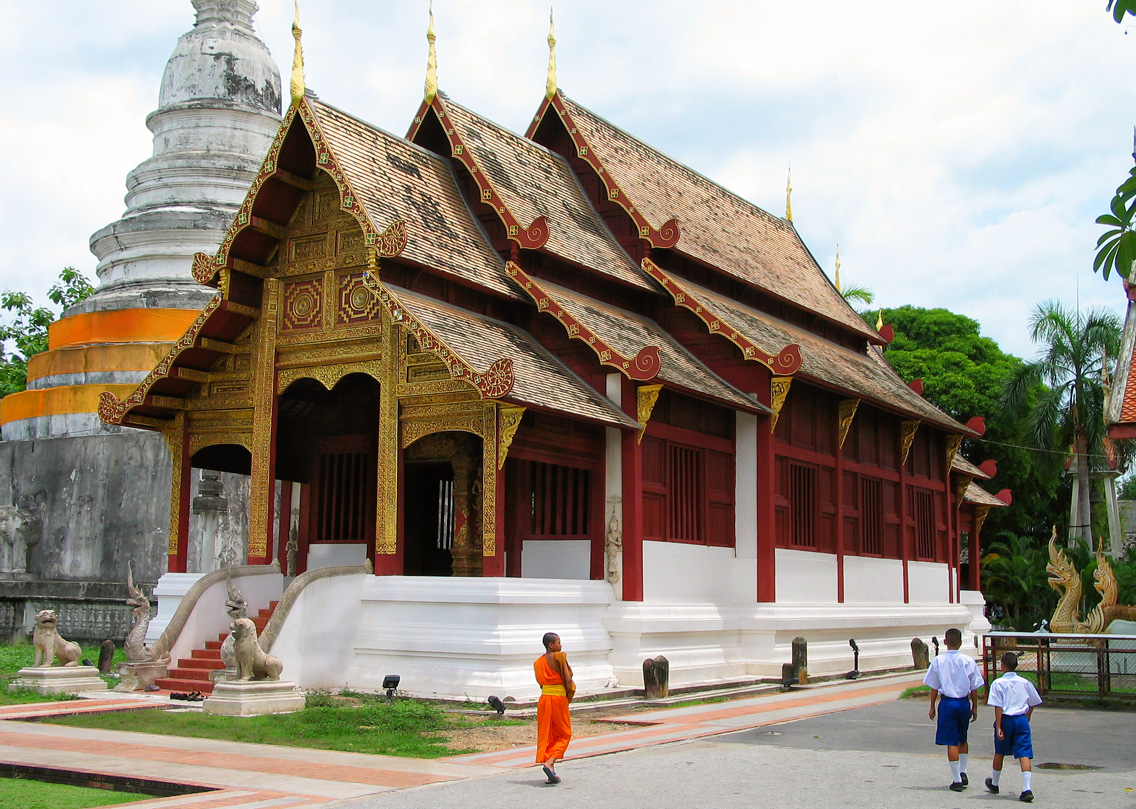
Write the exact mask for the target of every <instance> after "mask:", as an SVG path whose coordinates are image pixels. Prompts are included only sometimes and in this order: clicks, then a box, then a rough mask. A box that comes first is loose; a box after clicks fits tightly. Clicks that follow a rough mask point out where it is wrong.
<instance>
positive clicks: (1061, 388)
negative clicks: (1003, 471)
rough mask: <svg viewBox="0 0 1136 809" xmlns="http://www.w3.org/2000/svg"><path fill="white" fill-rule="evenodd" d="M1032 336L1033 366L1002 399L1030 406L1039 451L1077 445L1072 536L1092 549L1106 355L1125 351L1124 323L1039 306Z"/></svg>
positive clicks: (1101, 313) (1110, 316)
mask: <svg viewBox="0 0 1136 809" xmlns="http://www.w3.org/2000/svg"><path fill="white" fill-rule="evenodd" d="M1030 338H1031V339H1032V340H1033V342H1034V343H1038V344H1040V346H1041V347H1040V349H1039V353H1038V356H1037V358H1036V359H1035V360H1033V362H1027V363H1023V364H1022V365H1020V366H1019V367H1018V368H1017V370H1015V371H1014V373H1013V374H1011V376H1010V377H1009V379H1008V380H1007V383H1006V389H1005V392H1004V394H1003V401H1004V403H1005V404H1006V406H1007V407H1008V408H1010V409H1011V410H1013V411H1019V412H1020V411H1021V410H1023V409H1026V408H1028V411H1029V412H1028V414H1027V416H1026V418H1027V425H1028V427H1029V429H1030V433H1031V438H1032V440H1033V442H1034V444H1035V445H1036V446H1037V447H1038V448H1039V449H1045V450H1059V451H1061V450H1064V449H1065V448H1067V447H1072V449H1073V454H1074V458H1075V461H1076V463H1075V468H1076V474H1077V483H1078V486H1077V494H1078V497H1077V503H1076V507H1077V523H1078V524H1077V525H1073V526H1070V531H1069V536H1070V537H1074V536H1079V537H1081V538H1082V539H1084V540H1086V541H1087V542H1088V543H1089V544H1090V546H1091V545H1092V530H1091V521H1092V517H1091V512H1090V508H1089V465H1090V463H1089V458H1090V456H1091V455H1092V456H1097V457H1100V456H1101V454H1102V448H1101V442H1102V441H1103V439H1104V437H1105V420H1104V407H1105V401H1104V399H1105V397H1104V389H1103V386H1102V384H1101V380H1102V375H1103V373H1104V370H1105V368H1104V366H1105V362H1106V357H1115V356H1116V355H1117V353H1118V350H1119V347H1120V319H1119V318H1118V317H1117V316H1116V314H1114V313H1113V312H1109V311H1107V310H1104V309H1094V310H1092V311H1090V312H1089V313H1088V314H1087V315H1085V314H1082V313H1081V312H1080V311H1074V310H1072V309H1070V308H1067V307H1066V306H1064V305H1062V304H1061V303H1059V302H1057V301H1047V302H1045V303H1042V304H1038V306H1037V308H1036V309H1035V310H1034V312H1033V314H1032V315H1031V316H1030Z"/></svg>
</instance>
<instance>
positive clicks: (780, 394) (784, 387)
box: [769, 376, 793, 433]
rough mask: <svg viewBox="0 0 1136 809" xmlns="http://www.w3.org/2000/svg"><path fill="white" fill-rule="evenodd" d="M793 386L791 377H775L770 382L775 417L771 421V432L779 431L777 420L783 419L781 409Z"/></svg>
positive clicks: (770, 394)
mask: <svg viewBox="0 0 1136 809" xmlns="http://www.w3.org/2000/svg"><path fill="white" fill-rule="evenodd" d="M792 384H793V377H791V376H775V377H773V379H771V380H770V382H769V387H770V392H769V406H770V408H772V410H773V415H772V417H771V418H770V419H769V432H770V433H772V432H773V431H774V430H776V429H777V419H779V418H781V408H782V407H784V406H785V399H787V398H788V396H789V386H790V385H792Z"/></svg>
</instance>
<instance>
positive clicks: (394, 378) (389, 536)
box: [375, 308, 405, 575]
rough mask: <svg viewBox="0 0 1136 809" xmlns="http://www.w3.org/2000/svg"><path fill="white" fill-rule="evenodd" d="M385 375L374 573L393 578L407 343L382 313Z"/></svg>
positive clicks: (381, 393) (381, 383)
mask: <svg viewBox="0 0 1136 809" xmlns="http://www.w3.org/2000/svg"><path fill="white" fill-rule="evenodd" d="M382 331H383V374H382V379H380V380H379V442H378V459H377V462H378V474H377V475H376V478H375V479H376V484H375V485H376V492H375V495H376V496H375V503H376V508H375V573H377V574H386V575H392V574H396V573H400V572H402V571H400V570H396V569H395V565H396V563H397V553H398V501H399V491H398V483H399V473H400V464H399V452H400V449H399V445H398V432H399V430H398V383H399V381H400V378H401V376H402V373H403V362H404V352H403V350H402V343H403V341H404V340H405V337H404V335H403V334H402V331H401V330H399V329H397V328H395V325H394V322H393V321H392V320H391V316H390V314H389V313H388V312H387V310H386V309H385V308H384V309H383V310H382Z"/></svg>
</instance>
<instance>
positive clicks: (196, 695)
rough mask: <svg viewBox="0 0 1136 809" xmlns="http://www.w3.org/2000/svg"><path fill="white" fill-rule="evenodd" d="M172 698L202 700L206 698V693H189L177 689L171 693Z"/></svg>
mask: <svg viewBox="0 0 1136 809" xmlns="http://www.w3.org/2000/svg"><path fill="white" fill-rule="evenodd" d="M170 699H180V700H183V701H185V702H201V701H202V700H204V699H205V695H204V694H202V693H201V692H200V691H190V692H189V693H188V694H186V693H184V692H181V691H175V692H174V693H172V694H170Z"/></svg>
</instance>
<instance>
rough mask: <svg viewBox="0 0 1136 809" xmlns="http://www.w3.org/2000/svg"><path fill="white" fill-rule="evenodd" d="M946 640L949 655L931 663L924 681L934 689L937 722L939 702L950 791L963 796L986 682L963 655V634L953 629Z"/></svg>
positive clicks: (939, 735)
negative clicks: (980, 691)
mask: <svg viewBox="0 0 1136 809" xmlns="http://www.w3.org/2000/svg"><path fill="white" fill-rule="evenodd" d="M943 639H944V640H945V641H946V642H947V651H946V652H944V653H943V654H941V655H939V656H938V657H936V658H935V659H934V660H932V661H931V666H930V668H928V669H927V676H926V677H924V678H923V682H924V683H926V684H927V685H929V686H930V687H931V710H930V711H928V713H927V715H928V716H929V717H931V718H932V719H934V718H935V713H936V712H935V703H936V702H939V703H940V705H939V710H938V717H939V718H938V720H937V721H938V725H937V727H936V730H935V744H940V745H945V746H946V748H947V761H948V763H950V765H951V776H952V778H951V785H950V787H949V789H950V790H951V791H952V792H962V791H963V790H964V789H966V787H967V785H968V784H969V783H970V781H969V779H968V778H967V775H966V764H967V758H968V753H969V752H970V746H969V744H968V742H967V738H966V737H967V729H968V728H969V726H970V723H971V722H973V721H974V720H976V719H977V718H978V689H979V688H981V687H982V685H983V683H984V682H985V681H984V680H983V679H982V674H981V672H979V670H978V664H977V663H975V662H974V659H973V658H971V657H968V656H967V655H964V654H962V653H961V652H960V651H959V647H961V646H962V632H960V631H959V630H957V629H955V628H954V627H952V628H950V629H948V630H947V632H946V634H945V635H944V636H943ZM940 696H941V697H942V698H941V699H940Z"/></svg>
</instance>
